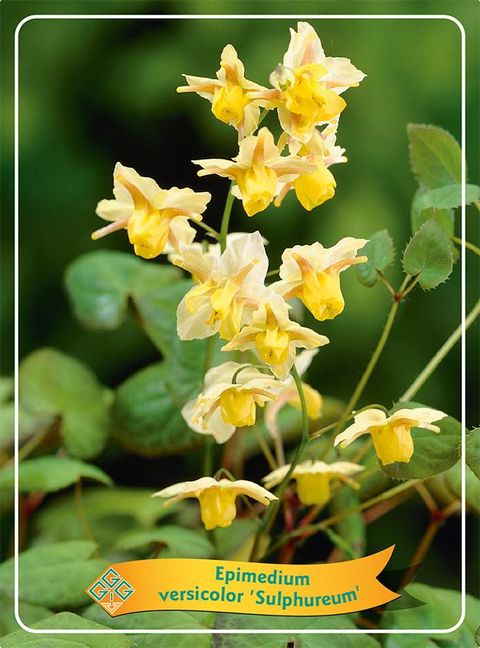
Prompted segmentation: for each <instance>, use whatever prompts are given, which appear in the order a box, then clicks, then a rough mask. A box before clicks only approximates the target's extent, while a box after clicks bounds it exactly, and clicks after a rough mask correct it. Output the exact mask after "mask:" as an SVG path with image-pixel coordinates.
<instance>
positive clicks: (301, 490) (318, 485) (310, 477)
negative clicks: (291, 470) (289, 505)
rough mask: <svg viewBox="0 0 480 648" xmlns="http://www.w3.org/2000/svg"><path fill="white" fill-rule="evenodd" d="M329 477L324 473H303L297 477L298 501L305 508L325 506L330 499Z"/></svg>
mask: <svg viewBox="0 0 480 648" xmlns="http://www.w3.org/2000/svg"><path fill="white" fill-rule="evenodd" d="M330 479H331V475H328V474H325V473H304V474H303V475H297V476H296V480H297V495H298V499H299V500H300V501H301V502H302V503H303V504H306V505H307V506H311V505H313V504H315V505H317V506H318V505H322V504H326V503H327V502H328V501H329V499H330Z"/></svg>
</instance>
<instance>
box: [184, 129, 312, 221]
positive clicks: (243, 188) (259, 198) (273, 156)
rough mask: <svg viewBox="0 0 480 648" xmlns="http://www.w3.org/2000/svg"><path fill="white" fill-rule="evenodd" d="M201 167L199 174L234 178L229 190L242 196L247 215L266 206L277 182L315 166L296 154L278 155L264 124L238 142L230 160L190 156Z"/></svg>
mask: <svg viewBox="0 0 480 648" xmlns="http://www.w3.org/2000/svg"><path fill="white" fill-rule="evenodd" d="M193 163H194V164H198V165H199V166H201V167H202V170H201V171H199V172H198V175H199V176H205V175H211V174H217V175H219V176H222V177H226V178H231V179H232V180H235V181H236V183H237V184H236V186H235V187H234V188H233V189H232V193H233V194H234V195H235V196H236V197H237V198H240V199H241V200H242V203H243V207H244V209H245V212H246V213H247V216H253V215H254V214H257V213H258V212H261V211H263V210H264V209H266V208H267V207H268V205H269V204H270V203H271V202H272V200H273V199H274V198H275V196H276V195H277V192H278V190H279V187H280V184H279V183H285V182H289V181H293V180H294V179H295V178H297V177H298V176H299V175H300V174H301V173H309V172H312V171H314V170H315V166H314V165H313V164H311V163H310V162H309V161H308V160H307V159H302V158H300V157H298V156H297V155H287V156H284V157H282V156H281V155H280V150H279V148H278V147H277V146H276V145H275V143H274V141H273V135H272V133H271V132H270V131H269V130H268V128H265V127H264V128H261V129H260V131H259V133H258V135H251V136H250V137H246V138H245V139H244V140H243V141H242V142H240V150H239V153H238V155H237V156H236V157H235V158H233V162H232V161H231V160H217V159H211V160H193Z"/></svg>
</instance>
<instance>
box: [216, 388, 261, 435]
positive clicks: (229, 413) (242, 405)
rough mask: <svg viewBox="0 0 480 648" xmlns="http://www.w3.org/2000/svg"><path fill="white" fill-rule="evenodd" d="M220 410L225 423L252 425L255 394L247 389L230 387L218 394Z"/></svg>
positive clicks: (236, 425)
mask: <svg viewBox="0 0 480 648" xmlns="http://www.w3.org/2000/svg"><path fill="white" fill-rule="evenodd" d="M220 411H221V413H222V418H223V420H224V421H225V423H230V424H231V425H234V426H235V427H244V426H246V425H254V423H255V414H256V404H255V396H254V394H252V392H250V391H249V390H248V389H238V388H236V387H231V388H230V389H226V390H225V391H224V392H223V393H222V395H221V396H220Z"/></svg>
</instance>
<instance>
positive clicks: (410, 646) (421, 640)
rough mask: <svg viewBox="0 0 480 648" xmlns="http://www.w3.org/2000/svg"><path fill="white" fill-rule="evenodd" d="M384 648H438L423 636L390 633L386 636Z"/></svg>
mask: <svg viewBox="0 0 480 648" xmlns="http://www.w3.org/2000/svg"><path fill="white" fill-rule="evenodd" d="M385 648H438V644H437V643H435V642H434V641H432V640H431V639H429V638H428V637H425V636H424V635H404V634H393V633H392V634H391V635H388V636H387V640H386V642H385ZM444 648H446V647H444Z"/></svg>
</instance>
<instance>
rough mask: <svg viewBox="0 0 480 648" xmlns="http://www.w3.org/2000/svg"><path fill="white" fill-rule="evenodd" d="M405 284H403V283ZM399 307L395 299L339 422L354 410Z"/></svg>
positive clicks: (398, 301)
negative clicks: (368, 360)
mask: <svg viewBox="0 0 480 648" xmlns="http://www.w3.org/2000/svg"><path fill="white" fill-rule="evenodd" d="M404 283H405V282H404ZM401 291H402V288H400V291H399V292H401ZM399 305H400V300H399V299H395V300H394V301H393V303H392V306H391V308H390V312H389V313H388V317H387V321H386V322H385V326H384V327H383V331H382V334H381V336H380V339H379V340H378V342H377V346H376V347H375V350H374V352H373V354H372V357H371V358H370V362H369V363H368V365H367V366H366V368H365V371H364V372H363V374H362V376H361V378H360V380H359V381H358V383H357V386H356V387H355V389H354V391H353V394H352V395H351V396H350V400H349V401H348V403H347V404H346V405H345V407H344V409H343V412H342V415H341V417H340V420H342V419H344V418H346V417H347V416H349V415H350V414H351V413H352V411H353V409H354V408H355V405H356V404H357V403H358V401H359V399H360V397H361V395H362V394H363V390H364V389H365V386H366V384H367V382H368V380H369V378H370V376H371V375H372V372H373V370H374V369H375V366H376V364H377V362H378V359H379V358H380V355H381V353H382V351H383V349H384V347H385V344H386V342H387V340H388V336H389V335H390V331H391V330H392V326H393V322H394V320H395V317H396V315H397V311H398V307H399ZM341 427H342V424H341V423H340V424H338V425H337V427H336V429H335V434H334V436H335V435H336V433H337V432H339V431H340V428H341Z"/></svg>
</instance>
